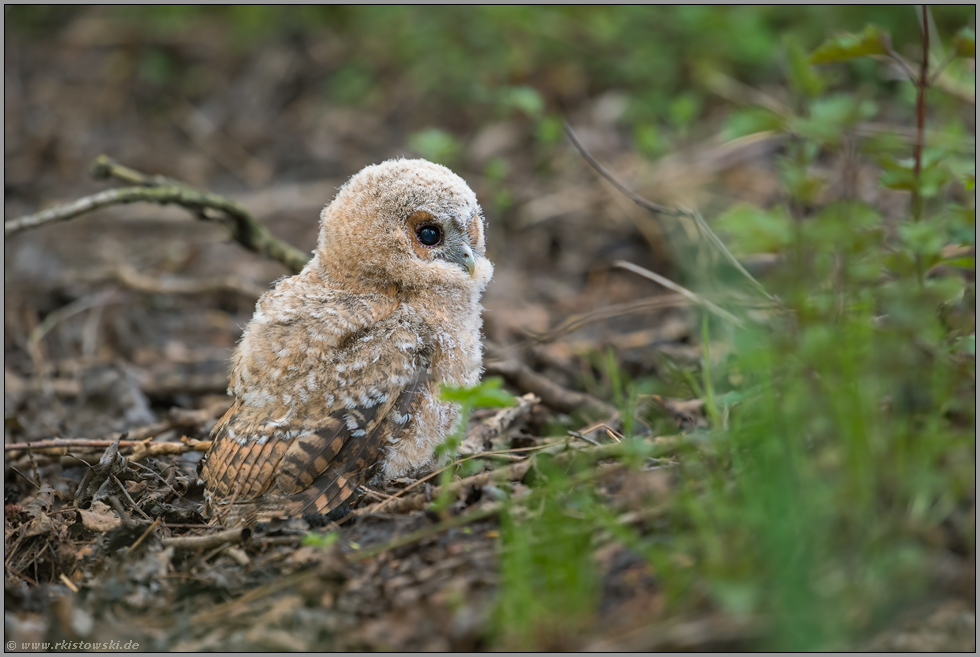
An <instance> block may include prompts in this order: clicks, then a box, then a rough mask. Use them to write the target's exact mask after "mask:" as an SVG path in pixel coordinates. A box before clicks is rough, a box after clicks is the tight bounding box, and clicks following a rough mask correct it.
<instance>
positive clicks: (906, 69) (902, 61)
mask: <svg viewBox="0 0 980 657" xmlns="http://www.w3.org/2000/svg"><path fill="white" fill-rule="evenodd" d="M882 43H883V44H884V46H885V50H886V51H888V56H889V57H891V58H892V59H893V60H894V61H895V63H897V64H898V65H899V67H900V68H901V69H902V72H903V73H905V75H907V76H908V78H909V81H910V82H911V83H912V84H918V83H919V81H918V80H917V79H916V77H915V72H914V71H913V70H912V67H911V66H909V64H908V62H906V61H905V59H904V58H903V57H902V56H901V55H899V54H898V53H897V52H895V49H894V48H893V47H892V40H891V38H890V37H888V36H885V38H884V39H882Z"/></svg>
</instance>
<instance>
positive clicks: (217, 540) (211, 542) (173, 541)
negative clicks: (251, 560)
mask: <svg viewBox="0 0 980 657" xmlns="http://www.w3.org/2000/svg"><path fill="white" fill-rule="evenodd" d="M250 535H251V532H250V531H249V530H248V529H245V528H239V529H226V530H225V531H222V532H217V533H214V534H205V535H204V536H178V537H176V538H165V539H163V546H164V547H173V548H174V549H175V550H177V551H178V552H179V551H181V550H184V551H191V550H212V549H214V548H216V547H220V546H222V545H224V544H225V543H242V542H244V541H246V540H248V537H249V536H250Z"/></svg>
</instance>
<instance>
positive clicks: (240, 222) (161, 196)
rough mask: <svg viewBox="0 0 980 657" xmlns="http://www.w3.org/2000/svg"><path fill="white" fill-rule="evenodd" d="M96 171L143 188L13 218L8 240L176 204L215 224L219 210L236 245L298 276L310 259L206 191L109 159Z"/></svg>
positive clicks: (6, 230) (95, 167) (238, 208)
mask: <svg viewBox="0 0 980 657" xmlns="http://www.w3.org/2000/svg"><path fill="white" fill-rule="evenodd" d="M92 170H93V173H94V174H95V175H96V176H97V177H103V178H107V177H114V178H120V179H122V180H126V181H127V182H135V183H137V185H139V186H137V187H121V188H117V189H109V190H106V191H104V192H100V193H98V194H93V195H92V196H87V197H85V198H82V199H79V200H77V201H74V202H72V203H68V204H66V205H59V206H56V207H53V208H50V209H48V210H44V211H43V212H38V213H37V214H32V215H27V216H24V217H19V218H17V219H13V220H11V221H8V222H6V223H4V226H3V231H4V236H10V235H15V234H17V233H19V232H21V231H24V230H27V229H29V228H36V227H38V226H43V225H44V224H47V223H52V222H55V221H67V220H69V219H72V218H74V217H77V216H78V215H81V214H85V213H87V212H91V211H93V210H98V209H99V208H103V207H107V206H110V205H120V204H125V203H139V202H145V203H157V204H160V205H166V204H171V203H173V204H175V205H180V206H182V207H184V208H187V209H188V210H190V211H191V212H193V213H194V214H195V216H197V217H198V218H200V219H205V220H213V219H215V216H214V215H212V214H209V213H208V212H206V210H214V211H217V212H218V213H219V215H218V218H221V219H226V221H223V223H224V224H225V225H226V227H227V228H228V230H229V232H230V233H231V236H232V238H233V239H235V241H237V242H238V243H239V244H241V245H242V246H244V247H245V248H247V249H249V250H251V251H255V252H256V253H261V254H262V255H265V256H267V257H269V258H272V259H273V260H277V261H279V262H281V263H283V264H284V265H286V267H288V268H289V269H291V270H292V271H293V272H298V271H300V270H301V269H302V268H303V267H304V266H305V265H306V263H307V261H309V259H310V258H309V256H307V255H306V254H305V253H303V252H302V251H300V250H299V249H297V248H296V247H294V246H292V245H290V244H287V243H286V242H283V241H282V240H280V239H277V238H276V237H273V235H272V233H271V232H269V229H268V228H266V227H265V226H264V225H262V224H261V223H259V222H258V221H256V220H255V219H254V218H252V215H251V214H249V212H248V211H247V210H245V208H243V207H242V206H240V205H238V204H237V203H235V202H234V201H231V200H229V199H227V198H225V197H224V196H219V195H218V194H211V193H209V192H203V191H200V190H198V189H194V188H193V187H189V186H187V185H184V184H181V183H174V181H171V180H169V179H166V178H162V177H150V176H146V175H144V174H142V173H140V172H138V171H135V170H133V169H130V168H128V167H124V166H122V165H120V164H118V163H117V162H115V161H114V160H113V159H112V158H110V157H108V156H105V155H103V156H100V157H99V158H97V159H96V161H95V163H94V164H93V167H92Z"/></svg>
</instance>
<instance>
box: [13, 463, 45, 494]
mask: <svg viewBox="0 0 980 657" xmlns="http://www.w3.org/2000/svg"><path fill="white" fill-rule="evenodd" d="M7 467H8V468H10V469H11V470H13V471H14V472H16V473H17V474H19V475H20V476H21V477H23V478H24V481H26V482H27V483H29V484H30V485H31V486H33V487H34V488H36V489H38V490H41V487H40V486H38V485H37V484H36V483H35V482H34V481H33V480H32V479H31V478H30V477H28V476H27V475H26V474H24V473H23V472H21V471H20V470H18V469H17V468H15V467H14V466H12V465H8V466H7Z"/></svg>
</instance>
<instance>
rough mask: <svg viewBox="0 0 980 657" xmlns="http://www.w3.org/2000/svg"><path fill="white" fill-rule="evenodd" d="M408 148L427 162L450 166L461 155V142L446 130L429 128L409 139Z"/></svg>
mask: <svg viewBox="0 0 980 657" xmlns="http://www.w3.org/2000/svg"><path fill="white" fill-rule="evenodd" d="M408 147H409V148H411V149H412V150H413V151H415V152H416V153H418V154H419V155H421V156H422V157H424V158H425V159H427V160H432V161H433V162H438V163H439V164H445V165H450V164H452V163H453V162H454V161H455V160H456V157H457V156H458V155H459V150H460V147H459V142H457V141H456V138H455V137H453V136H452V135H451V134H449V133H448V132H446V131H445V130H440V129H439V128H428V129H426V130H422V131H421V132H416V133H415V134H414V135H412V136H411V137H409V138H408Z"/></svg>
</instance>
